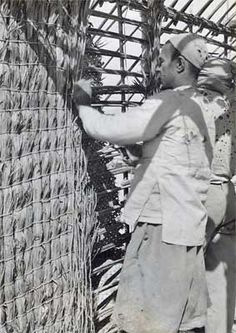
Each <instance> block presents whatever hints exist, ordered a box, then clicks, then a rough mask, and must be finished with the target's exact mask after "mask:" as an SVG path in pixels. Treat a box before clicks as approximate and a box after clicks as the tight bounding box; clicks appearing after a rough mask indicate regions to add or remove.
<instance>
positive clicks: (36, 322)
mask: <svg viewBox="0 0 236 333" xmlns="http://www.w3.org/2000/svg"><path fill="white" fill-rule="evenodd" d="M89 3H90V1H89V0H86V1H84V0H47V1H46V0H40V1H39V0H38V1H37V0H2V1H0V80H1V88H0V104H1V112H0V145H1V147H0V170H1V173H0V209H1V211H0V237H1V240H0V271H1V273H0V332H1V333H9V332H14V333H15V332H21V333H27V332H29V333H36V332H44V333H47V332H48V333H49V332H50V333H54V332H55V333H57V332H77V333H92V332H94V326H93V320H92V319H93V318H92V291H91V282H90V269H91V252H92V246H93V243H94V240H95V236H96V233H95V228H96V216H95V213H94V210H95V205H96V197H95V194H94V190H93V188H92V187H91V186H90V184H89V179H88V176H87V162H86V158H85V154H84V151H83V149H82V138H81V130H80V128H79V127H78V126H77V125H76V124H75V123H74V122H73V118H72V103H71V90H72V86H73V82H74V81H75V80H77V79H78V78H79V77H80V76H81V75H82V71H81V67H82V66H81V64H82V59H83V54H84V50H85V40H86V38H85V33H86V25H87V14H88V6H89Z"/></svg>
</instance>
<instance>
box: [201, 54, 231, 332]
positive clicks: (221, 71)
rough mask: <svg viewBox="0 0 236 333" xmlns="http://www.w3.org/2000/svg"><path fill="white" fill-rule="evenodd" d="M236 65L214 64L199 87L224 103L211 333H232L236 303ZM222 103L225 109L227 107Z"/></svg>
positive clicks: (211, 252)
mask: <svg viewBox="0 0 236 333" xmlns="http://www.w3.org/2000/svg"><path fill="white" fill-rule="evenodd" d="M234 67H235V65H234V64H233V63H232V62H230V61H229V60H227V59H217V58H213V59H211V60H209V61H208V62H207V63H206V64H205V66H204V68H203V69H202V71H201V73H200V76H199V78H198V84H199V86H200V88H201V89H204V91H208V90H211V91H213V92H214V95H215V98H218V99H219V100H221V105H222V110H221V111H220V110H218V112H219V111H220V113H218V114H217V110H216V111H215V112H214V116H215V119H216V144H215V147H214V157H213V162H212V176H211V182H210V188H209V191H208V195H207V201H206V208H207V211H208V215H209V218H208V223H207V229H206V231H207V233H206V241H207V244H206V256H205V257H206V270H207V274H206V277H207V285H208V290H209V299H210V307H209V309H208V315H207V326H206V333H231V331H232V326H233V322H234V312H235V297H236V260H235V259H236V233H235V231H236V230H235V217H236V211H235V209H236V198H235V190H234V185H233V183H232V182H231V179H232V177H233V176H234V175H235V171H236V170H235V157H236V156H235V147H234V145H235V144H236V142H235V135H236V133H235V130H236V128H235V110H233V109H234V108H235V76H236V73H235V72H236V71H235V68H234ZM222 99H224V100H225V103H222Z"/></svg>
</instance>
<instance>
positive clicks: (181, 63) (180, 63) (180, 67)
mask: <svg viewBox="0 0 236 333" xmlns="http://www.w3.org/2000/svg"><path fill="white" fill-rule="evenodd" d="M176 70H177V73H182V72H183V71H184V70H185V59H184V58H183V57H182V56H179V57H178V58H177V59H176Z"/></svg>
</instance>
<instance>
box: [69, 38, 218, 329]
mask: <svg viewBox="0 0 236 333" xmlns="http://www.w3.org/2000/svg"><path fill="white" fill-rule="evenodd" d="M206 57H207V49H206V45H205V42H204V40H203V39H202V38H200V37H199V36H197V35H194V34H181V35H178V36H176V37H174V38H172V39H171V40H170V41H169V42H167V43H166V44H165V45H164V47H163V49H162V52H161V57H160V61H161V80H162V85H163V88H164V89H166V90H164V91H162V92H161V93H157V94H154V95H153V96H152V97H151V98H150V99H148V100H146V101H145V102H144V104H143V105H142V106H141V107H135V108H132V109H130V110H129V111H127V112H126V113H121V114H116V115H114V116H111V115H105V114H102V113H100V112H98V111H97V110H95V109H93V108H91V107H89V106H81V104H83V102H82V100H85V99H86V98H85V99H84V95H85V94H84V93H83V90H82V89H81V87H82V88H83V89H84V90H86V87H85V86H84V85H83V84H82V85H81V84H80V83H78V85H76V87H75V88H76V94H75V96H74V101H75V103H76V104H77V105H78V106H79V109H78V110H79V116H80V118H81V119H82V122H83V126H84V128H85V130H86V131H87V133H88V134H90V135H91V136H93V137H94V138H97V139H99V140H103V141H109V142H111V143H115V144H119V145H124V146H125V145H130V144H135V143H137V142H140V141H143V151H142V158H141V159H140V161H139V164H138V166H137V168H136V171H135V176H134V179H133V182H132V184H131V190H130V193H129V197H128V200H127V203H126V206H125V209H124V220H125V222H126V223H127V224H128V225H129V228H130V231H131V232H132V236H131V241H130V243H129V245H128V247H127V251H126V255H125V260H124V265H123V269H122V272H121V275H120V283H119V288H118V293H117V299H116V305H115V309H114V315H113V319H114V321H115V323H116V325H117V326H118V329H119V331H120V332H127V333H177V332H179V331H180V332H204V328H203V327H204V325H205V320H206V308H207V304H206V303H207V297H206V295H207V292H206V283H205V274H204V258H203V253H202V245H203V242H204V236H205V226H206V221H207V214H206V210H205V207H204V203H205V200H206V195H207V190H208V184H209V179H210V163H211V160H212V152H213V144H214V139H215V137H214V136H215V131H214V119H213V118H212V113H211V112H210V111H211V110H209V112H208V109H211V108H215V109H217V107H219V106H218V105H217V104H215V103H214V102H211V103H209V101H208V100H207V99H206V97H205V96H203V95H201V94H199V93H198V92H197V90H196V89H195V85H196V81H197V77H198V74H199V71H200V69H201V67H202V66H203V64H204V62H205V60H206ZM85 104H86V102H85Z"/></svg>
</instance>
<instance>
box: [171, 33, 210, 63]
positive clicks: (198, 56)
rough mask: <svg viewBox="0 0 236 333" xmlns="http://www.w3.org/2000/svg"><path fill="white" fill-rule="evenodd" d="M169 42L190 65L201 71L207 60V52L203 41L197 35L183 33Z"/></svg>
mask: <svg viewBox="0 0 236 333" xmlns="http://www.w3.org/2000/svg"><path fill="white" fill-rule="evenodd" d="M169 42H170V43H171V44H172V45H173V46H174V48H175V49H176V50H178V51H179V53H180V54H181V55H182V56H184V57H185V58H186V59H187V60H188V61H189V62H191V64H193V65H194V66H195V67H197V68H199V69H201V68H202V67H203V65H204V63H205V61H206V60H207V57H208V50H207V46H206V42H205V40H204V39H203V38H202V37H201V36H198V35H197V34H192V33H184V34H178V35H176V36H174V37H172V38H171V39H170V40H169Z"/></svg>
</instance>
